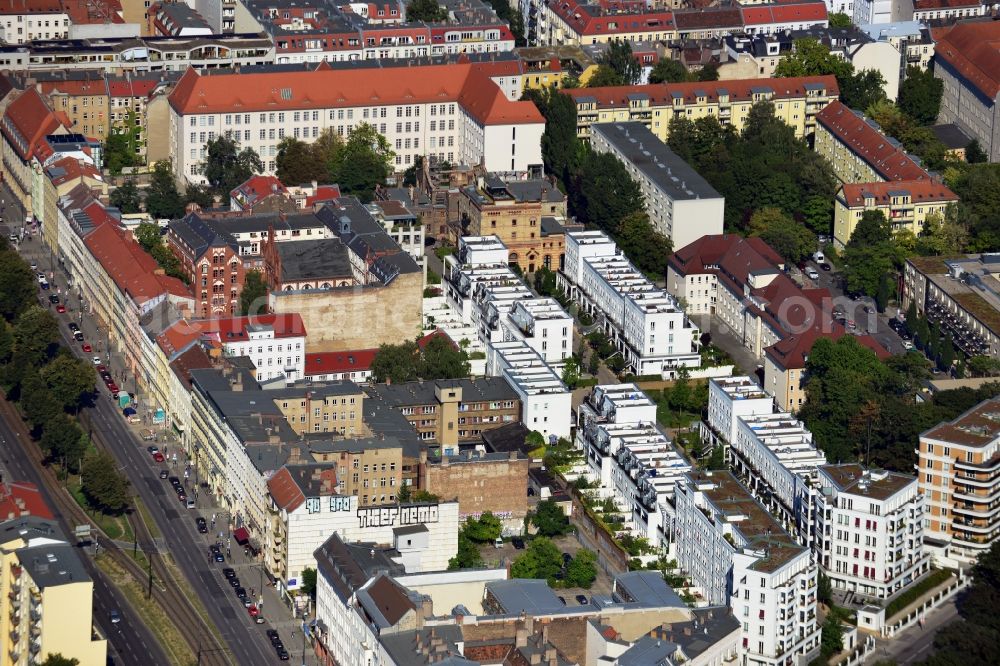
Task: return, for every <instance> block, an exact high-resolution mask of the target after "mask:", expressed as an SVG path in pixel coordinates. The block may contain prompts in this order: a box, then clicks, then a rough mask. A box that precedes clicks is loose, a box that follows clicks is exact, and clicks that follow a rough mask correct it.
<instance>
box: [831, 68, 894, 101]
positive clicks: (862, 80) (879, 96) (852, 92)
mask: <svg viewBox="0 0 1000 666" xmlns="http://www.w3.org/2000/svg"><path fill="white" fill-rule="evenodd" d="M838 82H839V80H838ZM885 85H886V84H885V77H884V76H882V72H879V71H878V70H875V69H864V70H861V71H860V72H856V73H854V74H852V75H851V76H849V77H847V79H845V80H844V82H843V83H840V99H841V101H842V102H843V103H844V104H846V105H847V106H849V107H851V108H852V109H867V108H868V107H870V106H871V105H872V104H874V103H875V102H877V101H879V100H883V99H885Z"/></svg>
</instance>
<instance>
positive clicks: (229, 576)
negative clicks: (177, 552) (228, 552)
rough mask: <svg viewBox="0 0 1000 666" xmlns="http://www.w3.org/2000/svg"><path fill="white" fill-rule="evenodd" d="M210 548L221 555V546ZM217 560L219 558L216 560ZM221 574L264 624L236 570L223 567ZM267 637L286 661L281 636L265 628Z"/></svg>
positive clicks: (255, 616) (287, 656) (247, 607)
mask: <svg viewBox="0 0 1000 666" xmlns="http://www.w3.org/2000/svg"><path fill="white" fill-rule="evenodd" d="M212 548H215V549H216V552H218V553H219V555H220V556H221V554H222V553H221V550H222V549H221V548H219V547H218V546H216V545H213V546H212ZM217 561H219V560H217ZM222 575H223V576H225V578H226V582H227V583H229V586H230V587H231V588H233V592H235V593H236V598H237V599H239V600H240V602H241V603H242V604H243V607H244V608H246V609H247V614H248V615H249V616H250V617H251V618H252V619H253V621H254V623H256V624H264V623H265V622H266V621H267V620H265V619H264V616H263V615H261V614H260V609H259V608H257V604H255V603H254V602H253V598H252V597H251V596H250V595H249V594H247V590H246V588H245V587H243V583H241V582H240V578H239V576H237V575H236V570H235V569H233V568H232V567H225V568H224V569H223V570H222ZM267 638H268V640H269V641H271V646H272V647H274V652H275V654H276V655H277V657H278V659H279V660H280V661H288V658H289V655H288V650H286V649H285V644H284V643H283V642H282V641H281V636H279V635H278V632H277V631H275V630H274V629H268V630H267Z"/></svg>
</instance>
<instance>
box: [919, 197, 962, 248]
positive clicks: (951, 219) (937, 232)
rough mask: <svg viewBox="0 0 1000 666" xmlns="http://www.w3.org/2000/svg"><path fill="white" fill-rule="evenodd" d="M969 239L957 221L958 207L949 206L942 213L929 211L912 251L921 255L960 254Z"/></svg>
mask: <svg viewBox="0 0 1000 666" xmlns="http://www.w3.org/2000/svg"><path fill="white" fill-rule="evenodd" d="M968 241H969V232H968V230H967V229H966V228H965V227H964V226H962V225H961V224H960V223H959V222H958V209H957V207H955V206H949V207H948V209H947V210H946V212H945V214H944V215H941V214H940V213H937V212H935V213H930V214H928V215H927V217H925V218H924V226H923V229H921V230H920V234H919V235H918V236H917V239H916V247H915V248H914V251H915V252H916V253H917V254H919V255H921V256H926V255H942V254H960V253H961V252H963V251H964V248H965V246H966V244H967V243H968Z"/></svg>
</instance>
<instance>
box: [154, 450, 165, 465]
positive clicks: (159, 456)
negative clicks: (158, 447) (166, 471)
mask: <svg viewBox="0 0 1000 666" xmlns="http://www.w3.org/2000/svg"><path fill="white" fill-rule="evenodd" d="M153 460H155V461H156V462H163V454H162V453H160V452H159V451H157V452H156V453H154V454H153Z"/></svg>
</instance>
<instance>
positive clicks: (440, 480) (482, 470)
mask: <svg viewBox="0 0 1000 666" xmlns="http://www.w3.org/2000/svg"><path fill="white" fill-rule="evenodd" d="M515 455H516V454H515ZM529 462H530V461H529V460H528V459H527V458H519V459H510V458H503V459H500V460H474V461H471V462H470V461H468V460H467V459H465V458H458V459H454V458H453V459H452V460H450V461H449V460H448V457H447V456H444V457H442V460H441V462H440V463H435V464H430V465H427V466H426V467H425V470H426V471H425V475H424V479H423V480H422V483H421V487H422V488H424V489H425V490H427V491H428V492H432V493H434V494H436V495H439V496H441V498H442V499H444V498H448V499H452V498H454V499H457V500H458V507H459V512H460V515H462V516H466V515H469V514H480V513H483V512H484V511H492V512H493V513H494V514H504V515H507V514H509V522H511V523H515V522H517V521H521V520H523V519H524V516H525V514H526V513H527V512H528V464H529Z"/></svg>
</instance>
